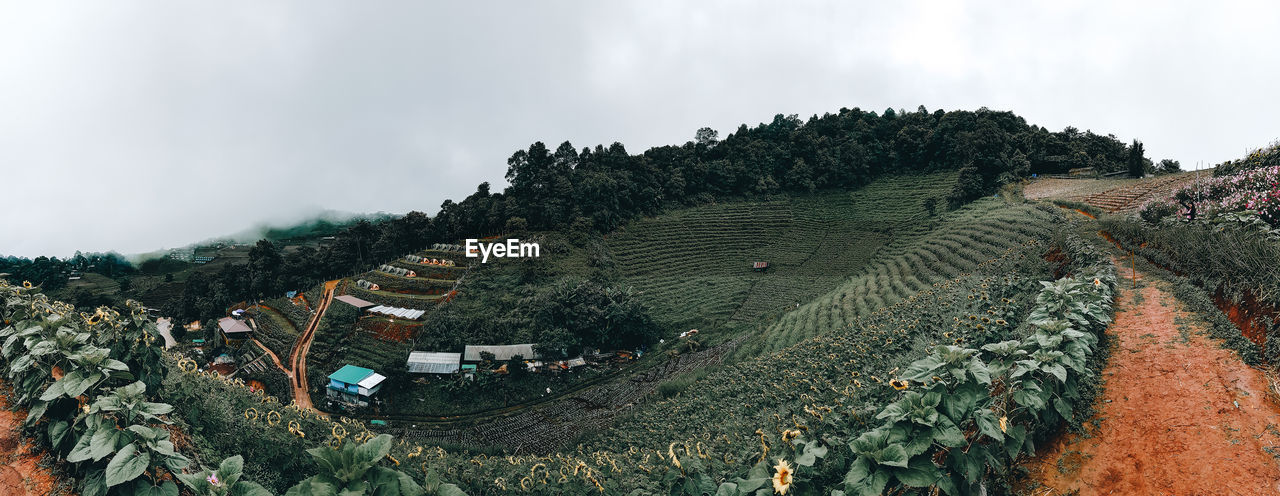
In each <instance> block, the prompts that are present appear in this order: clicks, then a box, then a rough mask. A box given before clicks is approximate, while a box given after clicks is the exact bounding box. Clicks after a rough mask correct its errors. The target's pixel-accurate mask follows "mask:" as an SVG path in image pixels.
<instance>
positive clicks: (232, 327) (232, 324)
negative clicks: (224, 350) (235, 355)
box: [218, 317, 253, 346]
mask: <svg viewBox="0 0 1280 496" xmlns="http://www.w3.org/2000/svg"><path fill="white" fill-rule="evenodd" d="M218 327H219V328H221V331H222V337H223V339H225V340H226V341H227V344H229V345H233V346H234V345H238V344H240V343H242V342H244V340H246V339H249V338H252V337H253V329H252V328H250V327H249V326H248V325H245V323H244V321H242V320H236V319H233V318H231V317H223V318H221V319H218Z"/></svg>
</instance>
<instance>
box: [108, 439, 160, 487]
mask: <svg viewBox="0 0 1280 496" xmlns="http://www.w3.org/2000/svg"><path fill="white" fill-rule="evenodd" d="M150 464H151V454H150V453H147V452H146V451H139V450H138V445H136V444H134V443H129V444H128V445H126V446H125V447H123V448H120V451H118V452H116V456H115V457H113V458H112V459H111V463H108V464H107V471H106V483H107V486H108V487H110V486H116V485H119V484H122V483H125V482H128V481H131V480H134V479H137V478H138V476H140V475H142V472H143V471H145V470H147V467H148V466H149V465H150Z"/></svg>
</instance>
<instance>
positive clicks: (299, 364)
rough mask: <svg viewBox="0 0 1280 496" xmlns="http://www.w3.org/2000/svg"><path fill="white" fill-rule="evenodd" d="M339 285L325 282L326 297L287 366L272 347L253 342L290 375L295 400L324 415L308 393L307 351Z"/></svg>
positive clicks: (294, 346) (335, 282)
mask: <svg viewBox="0 0 1280 496" xmlns="http://www.w3.org/2000/svg"><path fill="white" fill-rule="evenodd" d="M337 287H338V281H336V280H334V281H328V282H326V283H324V297H323V298H322V299H321V300H320V306H319V307H317V308H316V313H315V315H312V316H311V320H310V321H309V322H307V328H306V329H305V330H303V331H302V335H301V336H299V337H298V341H297V342H295V343H294V344H293V349H292V350H290V351H289V359H288V361H289V365H288V366H287V367H286V366H285V364H284V363H282V362H281V361H280V357H279V356H276V354H275V353H274V352H272V351H271V348H267V345H265V344H262V342H260V341H258V340H257V339H254V340H253V343H254V344H256V345H258V347H259V348H261V349H262V350H263V351H265V352H266V353H267V356H269V357H271V361H272V362H275V364H276V368H278V369H280V371H281V372H284V375H286V376H289V383H290V384H292V385H293V402H294V404H296V405H298V406H299V407H300V408H307V409H311V410H315V411H316V413H318V414H320V415H324V416H328V414H326V413H324V412H321V411H319V410H316V409H315V406H313V405H312V404H311V395H310V394H309V393H307V388H308V384H307V352H309V351H311V341H312V340H313V339H315V336H316V328H318V327H320V320H321V319H323V318H324V313H325V311H326V310H328V309H329V303H330V302H332V301H333V293H334V289H335V288H337Z"/></svg>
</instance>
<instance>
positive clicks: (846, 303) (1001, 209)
mask: <svg viewBox="0 0 1280 496" xmlns="http://www.w3.org/2000/svg"><path fill="white" fill-rule="evenodd" d="M1053 218H1054V217H1053V214H1051V213H1049V212H1046V211H1044V210H1042V209H1040V208H1036V207H1032V206H1026V205H1023V206H1006V205H1004V203H1003V202H1001V201H999V200H992V199H987V200H981V201H979V202H976V203H974V204H972V205H970V206H967V207H965V208H963V209H961V210H958V211H956V212H953V213H951V214H948V215H947V216H946V218H944V219H943V221H942V222H943V224H942V225H941V226H940V227H938V228H937V229H936V230H935V231H934V232H933V233H930V234H928V235H926V236H920V237H912V238H909V239H907V240H905V241H903V242H901V243H893V244H891V245H890V246H886V247H885V248H884V249H883V250H881V253H880V255H879V256H877V257H876V259H875V261H874V262H872V263H871V264H870V265H868V266H867V267H866V268H865V269H863V270H862V271H861V272H860V273H859V274H858V275H856V276H854V277H852V278H850V279H848V280H847V281H845V282H843V283H842V284H840V285H839V287H837V288H836V289H835V290H833V291H831V292H829V293H827V294H825V295H823V296H822V297H820V298H817V299H814V300H812V301H810V302H808V303H805V304H803V305H800V306H799V307H798V308H796V309H795V310H794V311H791V312H789V313H787V314H786V315H784V316H783V317H782V318H781V319H779V320H778V321H777V322H776V323H774V324H773V325H771V326H770V327H769V328H768V329H767V330H766V331H765V332H764V333H763V334H762V335H761V336H759V337H757V338H756V339H753V340H751V341H750V342H749V343H747V344H745V345H744V346H743V348H742V350H740V354H741V355H743V356H747V355H749V354H753V353H767V352H772V351H777V350H781V349H783V348H786V347H788V346H791V345H793V344H795V343H798V342H800V341H803V340H805V339H809V338H812V337H814V336H817V335H819V334H821V333H823V332H826V331H829V330H831V329H835V328H838V327H843V326H846V325H848V324H849V322H850V321H852V320H853V319H854V318H856V317H858V316H862V315H867V314H869V313H871V312H874V311H876V310H878V309H881V308H884V307H885V306H888V305H892V304H894V303H897V302H899V301H901V300H903V299H904V298H907V297H910V296H911V295H914V294H916V293H919V292H920V291H924V290H926V289H928V288H929V287H930V286H931V285H932V284H934V283H936V282H938V281H943V280H947V279H951V278H954V277H958V276H961V275H963V274H966V273H968V272H971V271H973V270H974V269H976V268H977V267H978V266H979V265H980V264H982V263H983V262H985V261H988V260H991V259H992V258H995V257H998V256H1000V255H1003V254H1005V253H1007V252H1009V251H1010V250H1014V249H1017V248H1018V247H1019V246H1020V244H1021V243H1023V242H1025V241H1026V240H1027V239H1035V238H1043V237H1045V236H1047V235H1048V233H1049V232H1051V230H1052V228H1053Z"/></svg>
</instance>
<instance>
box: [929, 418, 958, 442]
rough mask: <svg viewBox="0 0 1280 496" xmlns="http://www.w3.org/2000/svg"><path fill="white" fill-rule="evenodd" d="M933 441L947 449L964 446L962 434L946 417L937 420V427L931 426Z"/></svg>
mask: <svg viewBox="0 0 1280 496" xmlns="http://www.w3.org/2000/svg"><path fill="white" fill-rule="evenodd" d="M933 441H934V442H936V443H938V444H941V445H943V446H946V447H949V448H955V447H957V446H964V444H965V439H964V433H963V432H960V428H959V427H956V424H955V423H954V422H952V421H951V419H949V418H946V417H942V418H940V419H938V425H935V426H933Z"/></svg>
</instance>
